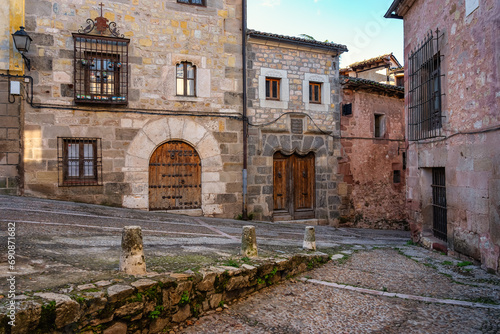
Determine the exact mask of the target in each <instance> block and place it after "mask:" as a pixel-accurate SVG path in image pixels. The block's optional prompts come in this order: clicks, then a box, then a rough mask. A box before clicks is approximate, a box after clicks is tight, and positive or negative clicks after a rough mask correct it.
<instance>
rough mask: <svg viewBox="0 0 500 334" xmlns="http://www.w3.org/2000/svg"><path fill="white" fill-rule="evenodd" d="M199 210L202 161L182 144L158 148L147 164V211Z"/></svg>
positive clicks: (169, 143) (188, 146)
mask: <svg viewBox="0 0 500 334" xmlns="http://www.w3.org/2000/svg"><path fill="white" fill-rule="evenodd" d="M198 208H201V160H200V157H199V155H198V153H197V152H196V150H195V149H194V148H193V147H192V146H191V145H189V144H186V143H184V142H181V141H170V142H167V143H165V144H163V145H161V146H159V147H158V148H157V149H156V150H155V151H154V152H153V155H152V156H151V159H150V161H149V209H150V210H186V209H198Z"/></svg>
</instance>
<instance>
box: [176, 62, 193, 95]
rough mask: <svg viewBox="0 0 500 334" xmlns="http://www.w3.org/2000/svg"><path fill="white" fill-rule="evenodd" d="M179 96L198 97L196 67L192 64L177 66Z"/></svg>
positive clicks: (185, 63) (186, 63) (184, 63)
mask: <svg viewBox="0 0 500 334" xmlns="http://www.w3.org/2000/svg"><path fill="white" fill-rule="evenodd" d="M177 95H181V96H196V66H194V65H193V64H191V63H188V62H182V63H180V64H177Z"/></svg>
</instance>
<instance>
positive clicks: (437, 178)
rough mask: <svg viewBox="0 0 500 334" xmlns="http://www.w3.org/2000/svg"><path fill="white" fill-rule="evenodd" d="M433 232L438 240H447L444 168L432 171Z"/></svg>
mask: <svg viewBox="0 0 500 334" xmlns="http://www.w3.org/2000/svg"><path fill="white" fill-rule="evenodd" d="M431 186H432V207H433V216H432V217H433V231H434V236H435V237H436V238H439V239H442V240H445V241H446V239H447V234H448V228H447V224H448V219H447V211H446V178H445V169H444V168H433V169H432V185H431Z"/></svg>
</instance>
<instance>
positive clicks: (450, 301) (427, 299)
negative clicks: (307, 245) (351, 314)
mask: <svg viewBox="0 0 500 334" xmlns="http://www.w3.org/2000/svg"><path fill="white" fill-rule="evenodd" d="M301 280H302V281H304V282H309V283H314V284H321V285H326V286H331V287H334V288H337V289H343V290H351V291H357V292H362V293H367V294H370V295H374V296H384V297H396V298H401V299H406V300H416V301H420V302H426V303H438V304H450V305H457V306H468V307H478V308H489V309H497V310H500V305H490V304H482V303H474V302H468V301H464V300H455V299H439V298H432V297H423V296H414V295H407V294H402V293H391V292H384V291H378V290H371V289H365V288H358V287H355V286H350V285H345V284H337V283H331V282H325V281H320V280H315V279H309V278H301Z"/></svg>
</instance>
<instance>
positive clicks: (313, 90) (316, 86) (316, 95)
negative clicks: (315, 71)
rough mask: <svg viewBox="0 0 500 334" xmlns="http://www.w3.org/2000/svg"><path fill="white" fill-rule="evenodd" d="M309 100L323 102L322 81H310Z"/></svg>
mask: <svg viewBox="0 0 500 334" xmlns="http://www.w3.org/2000/svg"><path fill="white" fill-rule="evenodd" d="M309 102H310V103H321V82H309Z"/></svg>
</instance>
